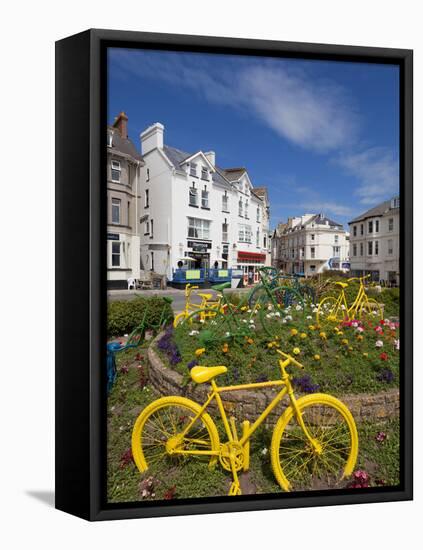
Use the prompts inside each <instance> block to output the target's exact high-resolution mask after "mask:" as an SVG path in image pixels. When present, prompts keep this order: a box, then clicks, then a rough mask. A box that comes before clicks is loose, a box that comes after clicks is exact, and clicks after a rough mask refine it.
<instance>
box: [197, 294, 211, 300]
mask: <svg viewBox="0 0 423 550" xmlns="http://www.w3.org/2000/svg"><path fill="white" fill-rule="evenodd" d="M198 296H201V297H202V298H204V299H205V300H210V298H213V294H200V293H198Z"/></svg>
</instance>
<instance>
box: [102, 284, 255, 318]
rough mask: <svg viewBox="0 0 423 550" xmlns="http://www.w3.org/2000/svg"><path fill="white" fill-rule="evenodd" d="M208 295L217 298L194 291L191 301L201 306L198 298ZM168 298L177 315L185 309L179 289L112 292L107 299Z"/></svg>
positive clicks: (181, 291)
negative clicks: (201, 295) (170, 299)
mask: <svg viewBox="0 0 423 550" xmlns="http://www.w3.org/2000/svg"><path fill="white" fill-rule="evenodd" d="M248 290H250V289H248V288H244V289H237V290H231V289H230V292H243V293H244V292H248ZM199 292H200V293H207V294H212V295H213V297H214V296H216V292H214V291H213V290H210V289H199V290H194V291H193V292H192V294H191V299H192V301H193V302H194V303H196V304H199V303H200V302H201V298H200V297H199V296H198V293H199ZM137 295H138V296H145V297H147V296H154V295H157V296H168V297H169V298H172V300H173V302H172V307H173V311H174V312H175V313H179V312H180V311H182V310H183V309H184V306H185V292H184V291H183V290H179V289H175V288H172V289H168V290H138V291H136V292H135V291H133V290H112V291H109V292H108V293H107V298H108V300H110V301H116V300H133V299H134V298H135V297H136V296H137Z"/></svg>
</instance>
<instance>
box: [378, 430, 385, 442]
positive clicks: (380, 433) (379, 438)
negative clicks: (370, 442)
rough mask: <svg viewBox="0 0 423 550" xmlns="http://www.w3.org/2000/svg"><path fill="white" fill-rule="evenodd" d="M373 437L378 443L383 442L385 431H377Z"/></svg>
mask: <svg viewBox="0 0 423 550" xmlns="http://www.w3.org/2000/svg"><path fill="white" fill-rule="evenodd" d="M375 439H376V441H377V442H378V443H383V442H384V441H385V439H386V433H385V432H377V434H376V438H375Z"/></svg>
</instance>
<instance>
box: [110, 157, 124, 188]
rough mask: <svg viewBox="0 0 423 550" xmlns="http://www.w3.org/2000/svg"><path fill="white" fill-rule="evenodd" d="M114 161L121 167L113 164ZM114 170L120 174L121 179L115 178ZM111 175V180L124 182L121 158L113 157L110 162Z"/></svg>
mask: <svg viewBox="0 0 423 550" xmlns="http://www.w3.org/2000/svg"><path fill="white" fill-rule="evenodd" d="M113 163H116V164H117V165H118V166H119V168H116V167H114V166H113ZM114 172H117V173H118V174H119V179H114V178H113V173H114ZM110 177H111V180H112V182H113V183H122V179H121V178H122V164H121V162H120V160H115V159H112V160H111V162H110Z"/></svg>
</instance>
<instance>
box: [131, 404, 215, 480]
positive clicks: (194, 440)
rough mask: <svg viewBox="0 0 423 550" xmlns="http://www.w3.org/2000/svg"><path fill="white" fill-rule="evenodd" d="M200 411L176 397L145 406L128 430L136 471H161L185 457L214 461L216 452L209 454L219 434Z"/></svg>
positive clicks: (211, 421) (212, 423)
mask: <svg viewBox="0 0 423 550" xmlns="http://www.w3.org/2000/svg"><path fill="white" fill-rule="evenodd" d="M200 411H201V407H200V405H198V403H195V402H194V401H191V400H190V399H186V398H185V397H177V396H175V397H162V398H161V399H157V400H156V401H153V403H151V404H150V405H149V406H148V407H146V408H145V409H144V410H143V411H142V413H141V414H140V415H139V416H138V418H137V420H136V421H135V424H134V428H133V430H132V455H133V457H134V461H135V464H136V465H137V467H138V469H139V471H140V472H145V471H146V470H147V469H148V468H150V467H153V468H154V469H155V471H156V470H157V471H165V470H166V469H167V468H169V467H170V466H171V465H175V464H177V463H180V462H181V461H182V460H183V459H185V458H187V457H192V458H194V459H196V460H205V461H208V462H209V465H210V466H212V465H213V464H215V463H216V461H217V455H211V454H209V453H210V452H212V451H213V452H215V451H218V450H219V434H218V432H217V428H216V425H215V423H214V422H213V420H212V419H211V417H210V415H208V414H207V413H204V412H203V414H201V415H199V413H200ZM197 415H199V417H198V418H197V419H196V420H195V422H194V423H193V424H192V426H191V427H190V428H189V430H188V431H187V432H186V429H187V427H188V426H189V425H190V423H192V421H193V420H194V419H195V417H196V416H197ZM184 452H186V454H184ZM196 453H198V454H196Z"/></svg>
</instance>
